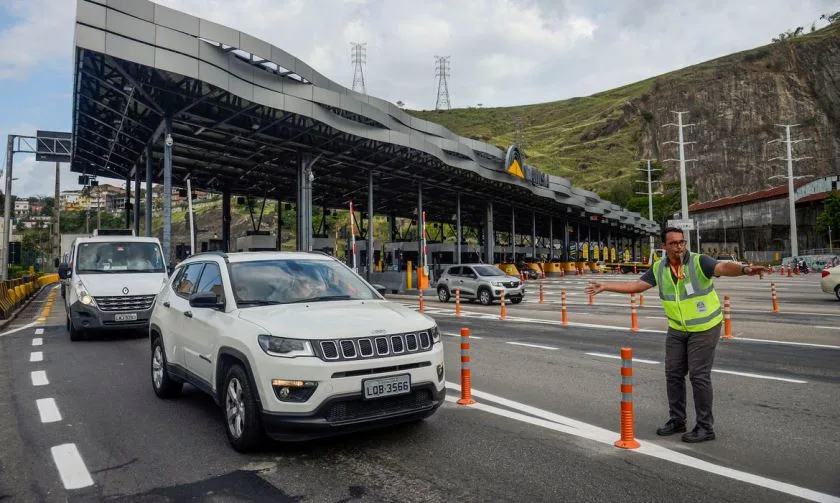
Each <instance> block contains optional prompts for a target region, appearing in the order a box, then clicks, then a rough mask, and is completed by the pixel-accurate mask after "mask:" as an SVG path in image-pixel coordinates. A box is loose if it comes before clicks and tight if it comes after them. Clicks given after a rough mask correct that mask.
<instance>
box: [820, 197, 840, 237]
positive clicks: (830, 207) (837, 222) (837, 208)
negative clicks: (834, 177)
mask: <svg viewBox="0 0 840 503" xmlns="http://www.w3.org/2000/svg"><path fill="white" fill-rule="evenodd" d="M829 228H831V234H832V235H831V238H832V241H833V240H836V239H840V192H832V193H831V194H829V195H828V196H827V197H826V198H825V206H824V207H823V211H822V213H820V216H818V217H817V233H818V234H820V235H824V236H826V237H828V229H829Z"/></svg>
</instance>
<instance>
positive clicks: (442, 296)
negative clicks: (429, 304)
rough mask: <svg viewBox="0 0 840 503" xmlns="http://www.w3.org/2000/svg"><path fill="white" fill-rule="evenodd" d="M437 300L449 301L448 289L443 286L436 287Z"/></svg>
mask: <svg viewBox="0 0 840 503" xmlns="http://www.w3.org/2000/svg"><path fill="white" fill-rule="evenodd" d="M438 300H439V301H441V302H449V290H447V289H446V287H445V286H439V287H438Z"/></svg>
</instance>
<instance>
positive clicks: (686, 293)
mask: <svg viewBox="0 0 840 503" xmlns="http://www.w3.org/2000/svg"><path fill="white" fill-rule="evenodd" d="M686 253H687V259H688V260H684V261H683V263H682V265H681V266H680V267H681V271H680V272H681V273H682V274H681V275H682V276H683V279H678V280H677V282H676V283H674V276H673V275H672V274H671V268H670V267H669V266H668V257H667V255H666V256H665V257H663V258H661V259H659V260H657V261H656V262H654V264H653V271H654V274H655V275H656V284H657V286H659V298H660V299H661V300H662V307H664V308H665V315H666V316H667V317H668V325H669V326H670V327H671V328H673V329H675V330H681V331H683V332H702V331H704V330H708V329H710V328H713V327H714V326H716V325H717V324H719V323H720V322H721V321H723V313H722V311H721V308H720V299H719V298H718V295H717V292H715V287H714V283H713V282H712V278H707V277H706V275H705V274H703V270H702V269H701V268H700V254H699V253H688V252H686Z"/></svg>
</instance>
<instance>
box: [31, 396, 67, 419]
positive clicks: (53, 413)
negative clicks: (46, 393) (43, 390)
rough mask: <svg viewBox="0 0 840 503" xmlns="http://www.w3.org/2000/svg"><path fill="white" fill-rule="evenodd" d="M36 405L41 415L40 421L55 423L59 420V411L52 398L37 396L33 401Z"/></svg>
mask: <svg viewBox="0 0 840 503" xmlns="http://www.w3.org/2000/svg"><path fill="white" fill-rule="evenodd" d="M35 404H36V405H37V406H38V414H40V415H41V422H42V423H55V422H57V421H61V412H59V411H58V405H56V403H55V399H54V398H39V399H38V400H36V401H35Z"/></svg>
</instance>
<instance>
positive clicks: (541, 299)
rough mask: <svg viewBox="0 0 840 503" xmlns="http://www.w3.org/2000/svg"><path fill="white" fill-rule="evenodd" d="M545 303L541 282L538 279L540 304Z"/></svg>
mask: <svg viewBox="0 0 840 503" xmlns="http://www.w3.org/2000/svg"><path fill="white" fill-rule="evenodd" d="M543 303H545V297H544V296H543V282H542V280H540V304H543Z"/></svg>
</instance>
